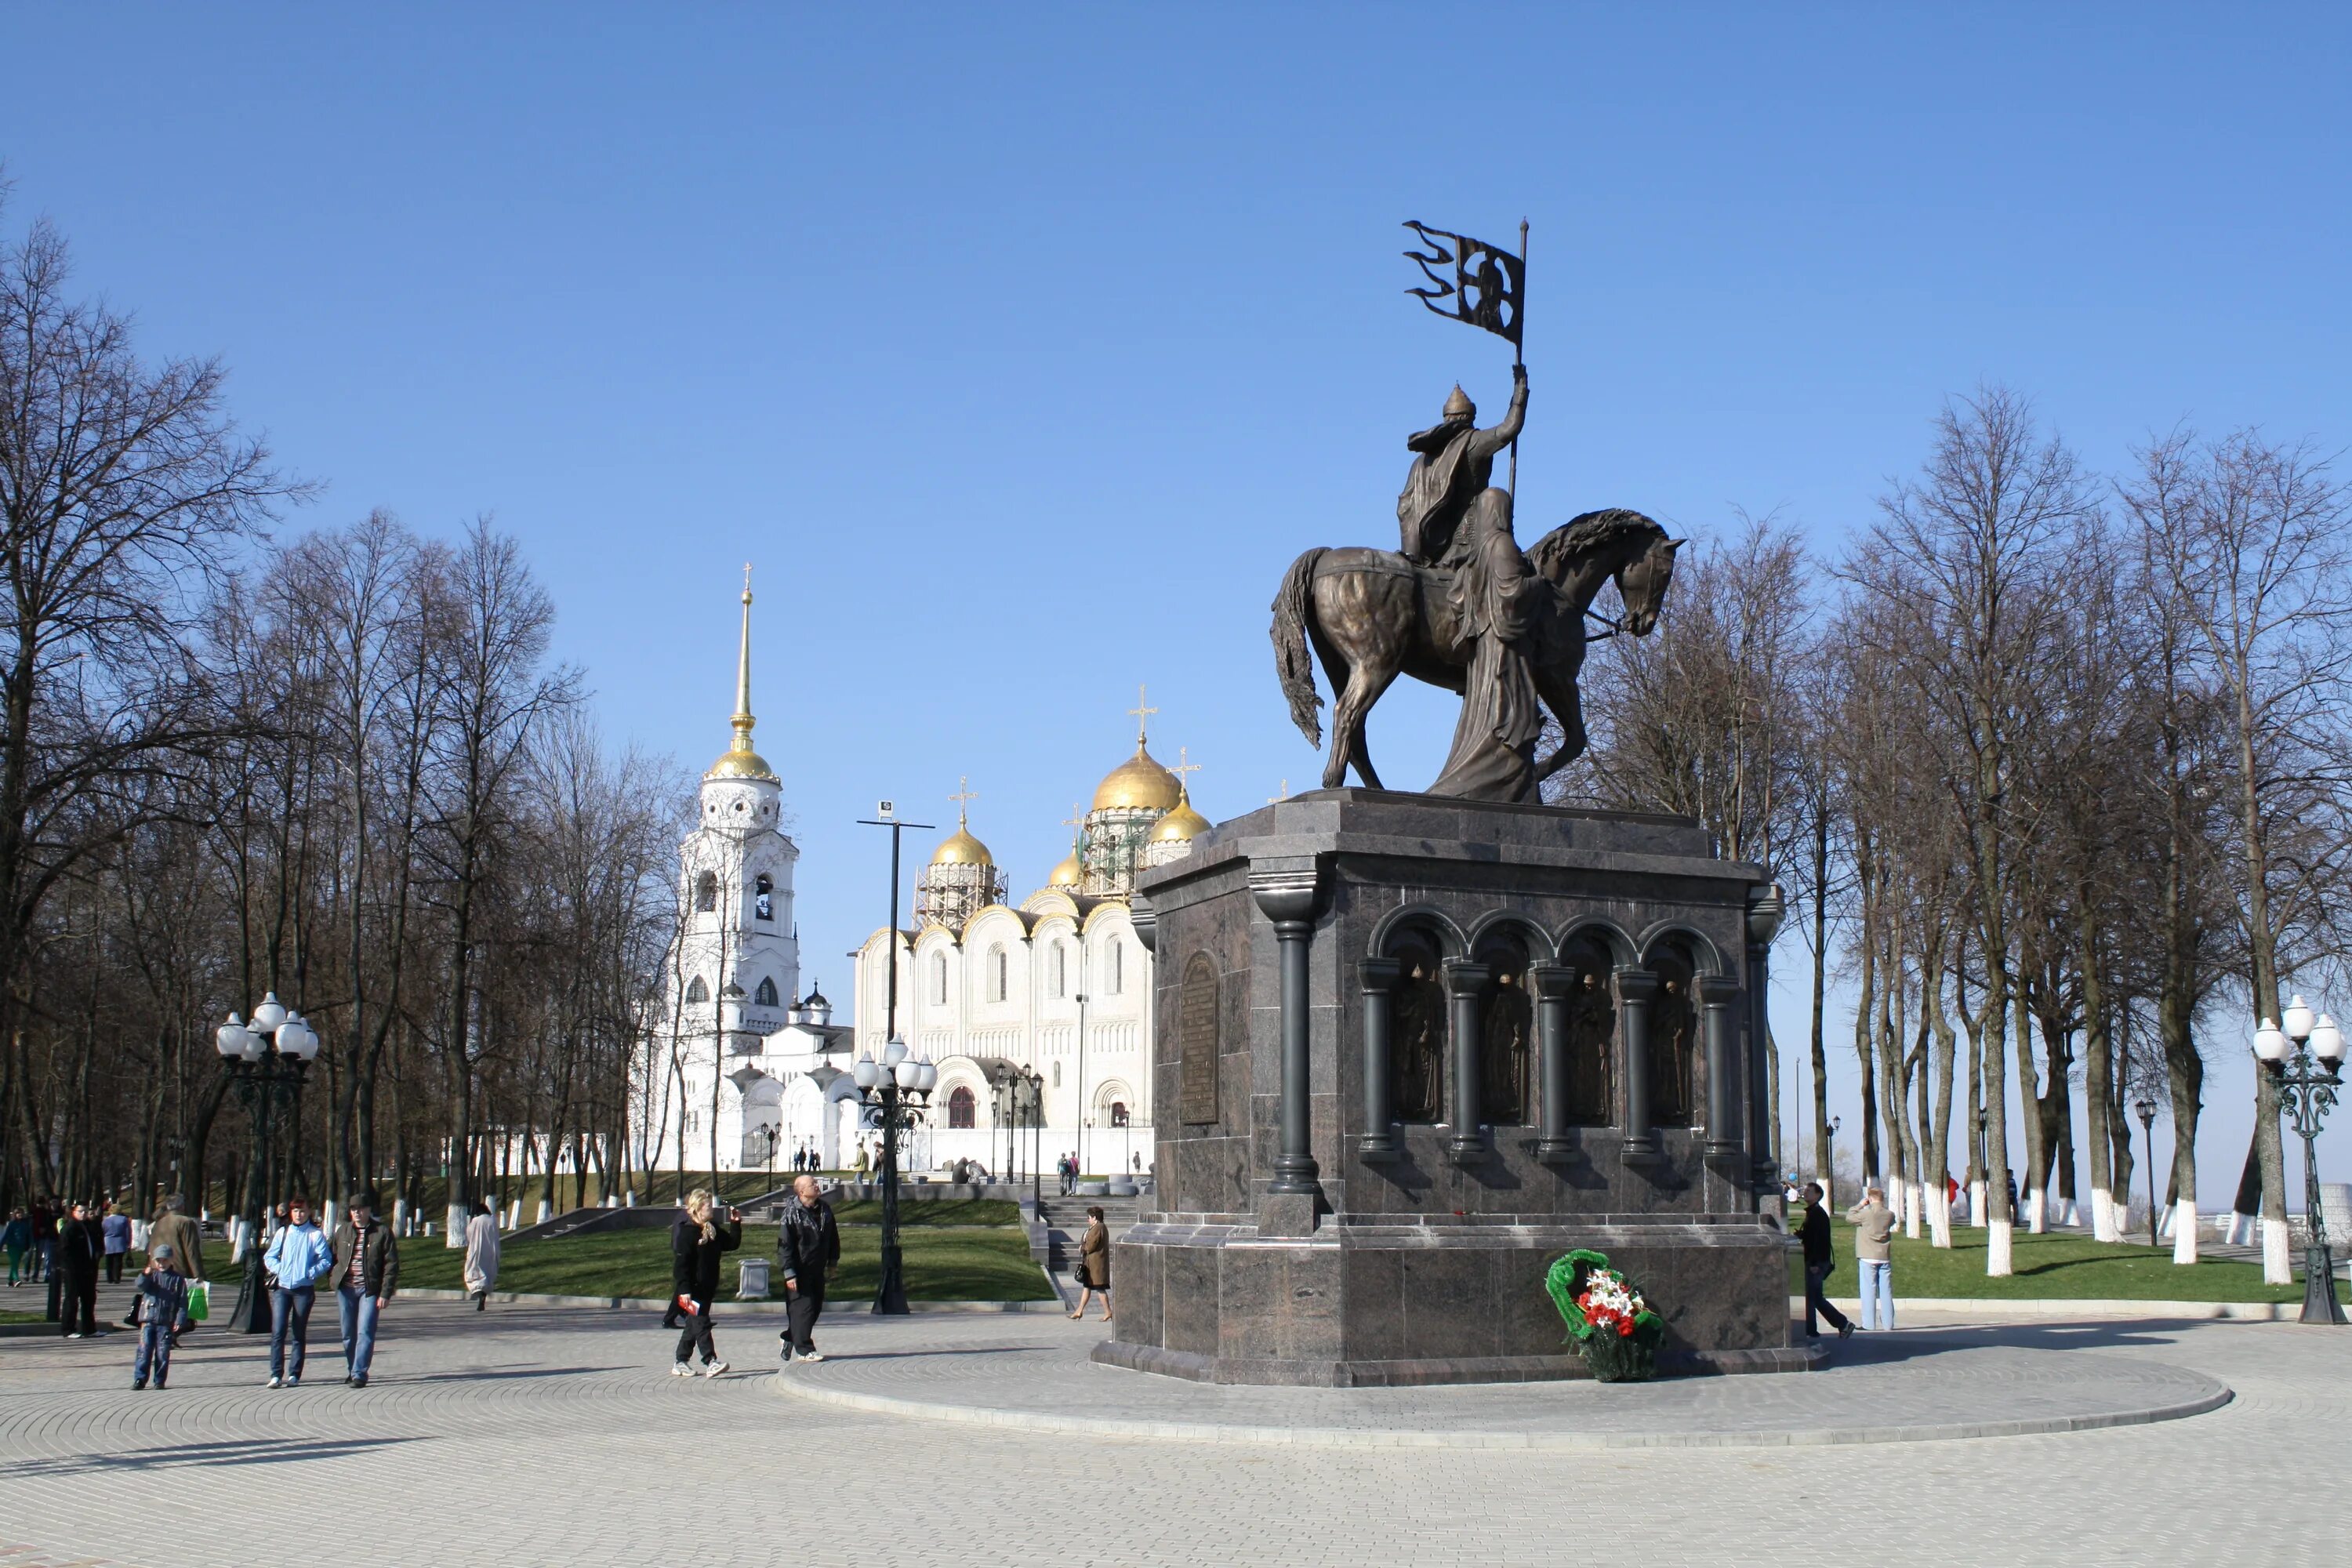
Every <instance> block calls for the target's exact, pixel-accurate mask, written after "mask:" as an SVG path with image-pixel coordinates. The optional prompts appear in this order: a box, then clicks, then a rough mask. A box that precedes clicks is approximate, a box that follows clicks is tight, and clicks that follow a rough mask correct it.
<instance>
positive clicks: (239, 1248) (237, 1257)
mask: <svg viewBox="0 0 2352 1568" xmlns="http://www.w3.org/2000/svg"><path fill="white" fill-rule="evenodd" d="M245 1238H246V1225H245V1217H244V1216H243V1215H238V1216H237V1217H236V1218H234V1219H232V1220H230V1221H229V1222H228V1260H229V1261H230V1262H231V1263H240V1262H243V1261H244V1259H245Z"/></svg>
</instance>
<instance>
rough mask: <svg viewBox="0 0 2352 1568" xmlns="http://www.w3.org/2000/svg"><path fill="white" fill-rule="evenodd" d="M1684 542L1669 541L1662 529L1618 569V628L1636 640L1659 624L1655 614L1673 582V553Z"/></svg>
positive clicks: (1646, 635)
mask: <svg viewBox="0 0 2352 1568" xmlns="http://www.w3.org/2000/svg"><path fill="white" fill-rule="evenodd" d="M1686 542H1687V541H1685V540H1680V539H1668V538H1667V537H1666V536H1665V533H1664V530H1661V531H1659V534H1658V537H1657V538H1656V539H1654V540H1653V541H1651V542H1650V546H1649V548H1648V549H1646V550H1644V551H1643V552H1641V553H1640V554H1639V555H1636V556H1635V557H1633V560H1631V561H1629V562H1627V563H1625V564H1624V565H1622V566H1621V567H1619V568H1618V570H1617V597H1618V598H1620V599H1621V600H1622V601H1623V602H1624V605H1625V614H1624V616H1623V618H1622V619H1621V620H1620V621H1619V622H1618V623H1617V624H1618V625H1619V626H1622V627H1624V628H1625V630H1627V631H1629V632H1631V633H1633V635H1634V636H1635V637H1648V636H1649V635H1650V628H1651V627H1653V626H1656V625H1657V624H1658V612H1659V611H1660V610H1662V609H1664V608H1665V604H1666V589H1667V588H1668V587H1670V586H1671V585H1672V584H1673V583H1674V580H1675V551H1677V550H1680V549H1681V548H1682V547H1683V545H1684V544H1685V543H1686Z"/></svg>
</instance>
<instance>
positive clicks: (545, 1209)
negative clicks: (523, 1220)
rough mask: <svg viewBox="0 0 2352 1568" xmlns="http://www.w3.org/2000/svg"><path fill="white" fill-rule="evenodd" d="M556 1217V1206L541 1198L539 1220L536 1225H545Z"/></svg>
mask: <svg viewBox="0 0 2352 1568" xmlns="http://www.w3.org/2000/svg"><path fill="white" fill-rule="evenodd" d="M554 1215H555V1205H553V1204H551V1203H549V1202H548V1201H547V1200H546V1199H545V1198H541V1199H540V1200H539V1218H538V1219H537V1220H536V1221H535V1222H534V1223H535V1224H539V1225H545V1224H546V1223H547V1222H548V1221H549V1220H550V1219H551V1218H552V1217H554Z"/></svg>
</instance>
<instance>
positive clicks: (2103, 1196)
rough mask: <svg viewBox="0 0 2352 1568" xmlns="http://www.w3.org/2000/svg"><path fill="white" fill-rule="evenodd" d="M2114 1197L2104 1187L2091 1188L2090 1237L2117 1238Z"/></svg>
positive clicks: (2095, 1238)
mask: <svg viewBox="0 0 2352 1568" xmlns="http://www.w3.org/2000/svg"><path fill="white" fill-rule="evenodd" d="M2117 1231H2118V1226H2117V1225H2116V1198H2115V1194H2113V1193H2110V1192H2108V1191H2107V1189H2106V1188H2105V1187H2093V1188H2092V1189H2091V1239H2092V1240H2094V1241H2114V1240H2116V1238H2117Z"/></svg>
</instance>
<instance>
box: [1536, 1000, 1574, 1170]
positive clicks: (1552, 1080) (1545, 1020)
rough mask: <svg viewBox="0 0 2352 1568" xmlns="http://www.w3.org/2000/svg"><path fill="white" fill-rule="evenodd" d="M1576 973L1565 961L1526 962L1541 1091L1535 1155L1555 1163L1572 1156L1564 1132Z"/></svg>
mask: <svg viewBox="0 0 2352 1568" xmlns="http://www.w3.org/2000/svg"><path fill="white" fill-rule="evenodd" d="M1575 979H1576V972H1575V971H1574V970H1572V969H1570V968H1569V967H1568V966H1567V965H1565V964H1559V963H1531V964H1529V965H1528V989H1529V990H1530V991H1533V992H1534V993H1535V994H1536V1048H1537V1050H1538V1053H1539V1055H1538V1067H1539V1068H1540V1088H1541V1091H1542V1094H1543V1114H1542V1118H1541V1127H1542V1132H1541V1134H1540V1135H1539V1136H1538V1138H1537V1140H1536V1158H1537V1159H1538V1160H1542V1161H1545V1162H1547V1163H1551V1164H1559V1163H1563V1162H1565V1161H1568V1160H1572V1159H1574V1158H1575V1157H1576V1144H1575V1142H1573V1141H1572V1140H1570V1137H1569V1135H1568V999H1569V987H1570V984H1573V983H1574V982H1575Z"/></svg>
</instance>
